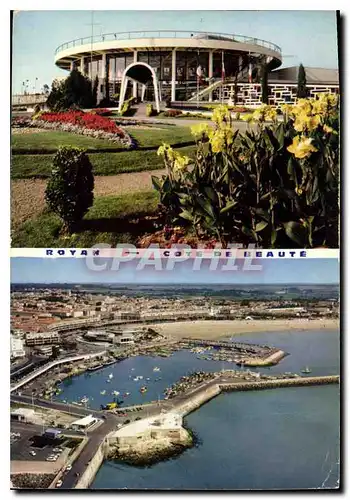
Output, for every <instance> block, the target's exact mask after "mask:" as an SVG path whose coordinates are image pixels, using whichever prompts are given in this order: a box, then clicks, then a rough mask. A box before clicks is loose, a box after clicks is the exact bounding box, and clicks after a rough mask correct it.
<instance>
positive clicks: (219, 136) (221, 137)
mask: <svg viewBox="0 0 350 500" xmlns="http://www.w3.org/2000/svg"><path fill="white" fill-rule="evenodd" d="M209 142H210V145H211V148H212V151H213V153H221V152H222V151H224V149H225V146H226V143H225V134H224V132H223V131H222V130H215V131H213V133H211V134H210V140H209Z"/></svg>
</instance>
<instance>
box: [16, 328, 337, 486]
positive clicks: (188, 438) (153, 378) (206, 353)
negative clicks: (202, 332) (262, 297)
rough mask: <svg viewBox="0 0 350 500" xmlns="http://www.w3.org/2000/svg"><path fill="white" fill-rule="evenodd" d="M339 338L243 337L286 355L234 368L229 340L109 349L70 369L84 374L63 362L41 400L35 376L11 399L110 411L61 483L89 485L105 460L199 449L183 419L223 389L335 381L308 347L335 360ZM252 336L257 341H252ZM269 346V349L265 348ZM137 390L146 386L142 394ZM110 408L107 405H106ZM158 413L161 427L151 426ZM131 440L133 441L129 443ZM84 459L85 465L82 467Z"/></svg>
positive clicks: (132, 460) (145, 460)
mask: <svg viewBox="0 0 350 500" xmlns="http://www.w3.org/2000/svg"><path fill="white" fill-rule="evenodd" d="M337 338H338V335H337V334H336V332H334V333H330V332H322V331H321V332H318V333H317V334H316V333H315V332H309V333H308V332H304V333H303V336H299V337H298V334H296V335H294V334H293V335H291V334H288V333H286V332H282V333H281V334H279V335H277V334H276V333H272V334H269V333H266V334H265V335H264V336H263V337H261V336H259V337H256V338H254V336H249V337H246V338H243V337H242V338H240V343H239V344H241V345H240V346H239V347H240V348H241V349H249V350H250V351H251V354H252V352H253V351H254V350H255V352H256V346H257V345H258V346H261V347H262V349H265V350H266V351H265V352H266V354H269V355H271V350H272V349H274V352H278V351H283V352H284V353H290V354H289V355H287V356H284V357H283V358H282V359H281V360H280V362H278V363H276V364H273V365H265V366H262V367H257V366H255V367H247V366H242V365H238V364H237V362H236V360H234V357H235V356H236V354H237V355H238V352H237V353H235V354H233V351H232V350H230V349H229V348H228V346H227V345H226V343H227V341H225V342H224V345H220V346H217V345H196V344H195V343H192V344H191V343H188V341H187V340H185V339H184V340H183V341H182V342H181V343H171V344H170V346H171V350H172V352H171V355H170V356H167V357H164V356H154V355H153V352H152V350H149V349H148V348H147V350H146V353H147V354H141V355H140V354H139V352H140V348H139V347H138V349H137V351H136V353H138V354H136V355H130V356H128V355H126V354H125V353H124V356H121V358H122V359H120V360H118V362H117V361H114V362H113V363H111V361H112V359H111V358H110V357H108V354H107V353H106V354H103V355H100V356H102V358H101V359H100V360H99V359H98V356H96V357H95V358H93V359H90V360H87V362H86V363H85V362H84V364H80V362H78V363H77V364H76V365H77V366H75V368H78V369H79V370H81V372H80V373H78V374H77V375H73V376H72V375H71V373H72V366H71V365H69V366H67V367H66V368H67V371H68V368H69V372H68V373H69V374H70V376H69V377H67V378H65V379H63V380H61V381H60V382H59V383H58V384H57V385H55V390H56V391H58V393H57V394H55V395H53V396H52V397H47V396H46V398H45V397H43V396H41V395H40V394H43V393H40V392H39V391H38V390H37V392H36V394H35V399H34V401H33V399H32V396H31V394H32V388H33V387H35V385H36V384H38V386H40V384H41V382H40V378H39V379H35V380H34V381H33V386H31V387H29V388H26V386H25V387H23V388H22V389H21V394H22V396H16V394H15V393H13V399H14V400H15V399H16V398H17V400H21V401H27V404H29V405H30V404H31V402H32V403H33V402H34V405H35V406H36V405H38V406H39V407H40V406H42V405H44V404H46V405H48V408H52V407H56V408H59V409H60V410H61V411H63V412H68V413H70V412H78V413H79V412H80V414H81V415H82V416H83V415H86V416H87V415H89V414H92V415H93V416H94V417H95V418H98V419H100V420H101V422H103V415H108V417H107V418H108V425H107V424H106V423H102V424H101V425H100V426H99V427H98V429H96V430H92V431H88V434H87V435H88V438H89V445H88V446H87V447H86V449H85V451H84V454H83V455H82V457H83V458H81V459H80V458H79V459H77V460H76V464H75V465H74V464H73V469H72V471H70V472H69V473H67V474H66V476H65V479H64V481H63V486H64V487H69V488H71V487H74V488H75V487H77V488H80V487H83V488H85V487H91V485H93V484H94V478H95V475H96V474H97V475H98V474H99V472H98V471H99V470H100V468H101V467H102V469H103V468H104V465H103V464H104V463H110V461H112V462H113V461H114V460H117V461H118V463H124V464H135V465H139V466H140V465H147V464H157V463H159V461H163V460H164V459H166V458H170V457H175V456H178V457H180V456H183V454H184V452H186V450H187V449H190V448H193V446H194V449H196V443H195V442H194V441H193V435H192V432H191V427H188V424H186V422H187V420H188V417H189V416H190V415H191V414H193V412H194V411H195V410H199V408H202V406H203V405H204V406H207V404H209V402H210V401H212V400H216V399H218V400H219V399H220V398H221V397H222V395H223V394H224V393H225V394H227V396H225V397H229V394H231V393H235V394H239V393H245V392H247V393H248V392H253V393H254V392H259V391H260V390H262V389H266V390H267V392H269V391H268V390H272V389H273V390H276V391H279V390H281V389H282V388H283V390H284V388H287V387H291V388H293V387H294V388H298V387H300V389H298V390H303V391H304V390H306V387H311V386H310V384H312V386H314V385H315V386H318V385H319V384H322V385H337V384H338V383H339V377H338V375H337V373H338V368H337V363H335V364H332V363H328V364H326V365H324V364H323V363H322V358H321V359H320V353H319V351H318V350H315V349H311V345H315V342H316V343H317V345H319V346H320V345H322V346H323V348H322V352H327V353H328V355H329V353H333V354H332V356H333V358H334V359H337V353H336V350H334V346H335V345H336V344H335V343H334V340H335V339H337ZM257 339H259V342H260V341H261V344H258V343H257V342H256V340H257ZM242 344H243V345H242ZM247 344H249V345H248V347H246V346H247ZM271 345H273V346H274V347H273V348H271V347H269V346H271ZM264 346H265V347H264ZM222 349H223V351H224V356H225V357H226V356H228V355H230V359H232V360H233V361H229V360H225V361H223V360H220V359H215V358H216V355H219V356H220V351H221V350H222ZM141 352H143V351H142V349H141ZM258 352H261V351H259V350H258ZM128 353H132V354H135V351H134V350H133V349H132V348H128ZM150 353H151V354H150ZM228 353H230V354H228ZM240 354H242V351H240ZM244 354H246V353H244ZM333 358H332V359H333ZM102 364H103V365H104V366H103V367H102V368H98V369H97V370H95V371H93V372H90V371H88V370H87V368H88V367H91V366H95V367H96V366H101V365H102ZM63 366H64V365H63ZM73 367H74V366H73ZM79 367H80V368H79ZM61 368H62V367H58V368H57V369H59V370H61ZM83 368H85V370H84V369H83ZM305 371H306V373H304V372H305ZM48 375H49V376H50V383H52V382H53V377H54V376H56V375H58V374H53V373H52V371H51V370H50V371H49V372H48V374H46V375H44V377H43V378H44V379H45V380H47V378H48ZM110 375H112V377H111V376H110ZM302 387H304V389H302ZM142 388H146V389H147V390H146V391H144V392H143V391H141V389H142ZM15 392H16V391H15ZM26 394H27V396H26ZM121 401H122V402H121ZM113 403H116V404H113ZM101 405H102V406H103V407H102V408H101ZM107 405H110V406H109V408H108V407H107ZM169 414H170V416H171V415H175V416H176V422H177V424H176V425H175V427H174V426H171V425H170V422H171V418H170V420H169V419H166V416H167V415H169ZM163 418H165V420H164V422H165V423H164V425H163V424H160V425H159V424H158V423H156V424H154V422H159V421H162V419H163ZM105 422H106V421H105ZM180 424H181V425H180ZM142 425H143V426H144V428H143V430H142ZM134 426H136V427H134ZM140 429H141V431H140ZM136 431H137V432H136ZM139 431H140V432H139ZM94 436H96V438H95V437H94ZM135 436H136V438H135ZM129 438H130V442H129ZM139 438H140V439H139ZM119 439H121V440H120V441H119ZM135 439H136V443H137V446H135ZM131 442H133V443H134V444H133V445H131V444H130V443H131ZM87 455H88V456H89V457H90V458H89V460H87ZM94 457H96V458H94ZM83 461H84V462H83ZM87 462H89V466H86V465H84V464H86V463H87ZM76 471H80V476H79V478H78V477H75V476H74V474H75V472H76ZM86 484H88V485H90V486H86Z"/></svg>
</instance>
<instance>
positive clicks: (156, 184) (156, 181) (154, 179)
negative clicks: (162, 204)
mask: <svg viewBox="0 0 350 500" xmlns="http://www.w3.org/2000/svg"><path fill="white" fill-rule="evenodd" d="M152 184H153V187H154V188H155V189H156V190H157V191H160V190H161V189H162V187H161V183H160V179H159V177H156V176H155V175H152Z"/></svg>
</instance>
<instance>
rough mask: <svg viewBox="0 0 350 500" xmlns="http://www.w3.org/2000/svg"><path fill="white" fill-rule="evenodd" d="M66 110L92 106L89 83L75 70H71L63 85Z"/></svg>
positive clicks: (87, 79)
mask: <svg viewBox="0 0 350 500" xmlns="http://www.w3.org/2000/svg"><path fill="white" fill-rule="evenodd" d="M64 93H65V106H66V109H68V108H71V107H72V106H77V107H78V108H90V107H92V106H94V104H95V103H94V102H93V96H92V89H91V81H90V80H89V78H87V77H85V76H84V75H82V74H81V73H80V71H78V70H77V69H73V70H72V71H71V72H70V74H69V76H68V77H67V78H66V80H65V83H64Z"/></svg>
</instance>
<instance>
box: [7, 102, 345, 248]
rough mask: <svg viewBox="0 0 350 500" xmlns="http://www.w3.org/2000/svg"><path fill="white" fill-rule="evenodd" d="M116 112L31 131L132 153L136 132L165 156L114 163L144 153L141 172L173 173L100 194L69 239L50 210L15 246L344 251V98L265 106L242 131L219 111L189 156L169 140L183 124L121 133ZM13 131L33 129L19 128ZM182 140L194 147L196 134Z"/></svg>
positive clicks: (19, 231) (195, 130) (65, 118)
mask: <svg viewBox="0 0 350 500" xmlns="http://www.w3.org/2000/svg"><path fill="white" fill-rule="evenodd" d="M107 114H108V110H104V109H101V110H98V109H96V110H94V112H89V113H84V112H81V111H68V112H63V113H40V115H39V116H36V117H34V119H32V120H30V124H29V127H39V128H42V129H46V130H53V131H60V133H63V132H69V133H72V137H73V134H78V135H86V136H87V138H88V137H89V140H93V139H96V140H101V143H102V139H104V140H106V141H116V142H118V141H119V143H122V144H123V145H124V146H125V147H126V148H130V144H132V141H133V139H134V137H135V134H134V131H135V132H136V135H137V134H139V135H138V140H140V138H141V141H145V138H147V137H149V136H150V135H151V134H155V137H157V139H154V140H153V142H152V140H151V142H147V140H146V141H145V142H141V143H142V144H145V145H147V144H156V143H157V141H158V145H159V144H161V145H160V147H159V148H158V154H157V152H156V149H157V148H155V150H154V151H142V150H140V151H137V150H135V151H130V152H127V151H126V152H125V153H115V154H114V157H118V158H119V160H120V161H121V162H122V163H125V164H126V163H127V161H128V160H127V156H125V155H134V154H135V155H136V154H137V155H139V160H137V161H140V169H141V170H150V169H152V167H153V168H161V167H163V168H165V174H162V173H159V174H158V173H156V175H152V181H151V179H150V178H149V188H148V189H143V190H142V191H137V187H136V185H137V182H138V181H137V177H136V175H137V174H133V175H135V178H134V179H135V189H133V190H132V192H131V193H130V194H129V193H127V192H125V193H124V192H121V191H120V190H118V194H116V195H114V196H113V195H110V196H104V197H102V198H101V197H97V198H96V195H95V199H94V204H93V206H92V207H91V208H90V209H89V211H88V212H87V214H86V215H85V217H84V219H83V220H82V221H81V225H80V229H77V230H76V233H75V234H72V235H70V236H67V235H66V236H65V237H64V239H62V237H61V236H60V227H61V226H62V224H61V222H60V219H59V218H57V217H56V216H55V215H53V214H51V213H50V212H47V210H46V211H43V212H42V214H41V215H40V216H38V217H36V218H33V219H30V220H27V221H26V222H25V223H24V224H22V226H20V227H19V226H18V227H17V228H16V231H15V234H14V240H13V246H34V247H35V246H45V245H56V246H60V245H62V244H65V245H70V244H71V245H73V246H86V245H90V246H91V245H94V244H98V243H109V244H112V245H115V244H117V243H122V242H127V243H133V244H135V245H137V246H139V247H146V246H149V244H151V243H158V244H160V245H161V246H163V247H170V246H171V245H173V244H188V245H190V246H192V247H196V246H197V245H199V244H200V245H202V246H206V247H208V248H212V247H214V246H215V245H221V246H224V247H225V246H227V245H228V244H230V243H239V244H242V245H243V246H247V245H249V244H254V245H256V246H257V247H261V248H264V247H265V248H295V247H304V248H308V247H320V246H323V247H337V246H338V225H339V193H338V192H339V179H338V177H339V136H338V133H339V110H338V99H337V97H336V96H334V95H325V94H323V95H322V94H321V95H320V96H319V98H317V99H300V100H299V101H298V103H297V105H295V106H287V105H286V106H285V107H283V108H282V114H277V112H276V110H275V109H274V108H272V107H270V106H267V105H264V106H261V107H260V108H259V109H257V110H255V111H253V112H252V113H250V114H248V115H245V116H244V117H242V118H243V119H244V120H245V121H246V123H247V125H248V129H247V130H246V131H242V128H240V129H238V128H237V126H238V123H237V122H234V121H233V119H232V113H231V112H230V110H229V109H228V107H226V106H217V107H216V108H215V110H214V111H213V116H212V123H211V124H208V123H199V124H198V125H196V126H194V127H192V128H191V135H192V141H193V144H194V145H193V146H190V147H186V149H185V148H174V146H172V144H174V142H172V141H171V140H168V139H167V137H169V138H171V139H173V137H175V135H176V134H179V133H180V127H177V126H174V127H173V128H172V129H171V128H170V127H168V128H166V127H165V126H164V128H163V129H162V126H161V125H157V126H156V127H154V130H152V132H149V131H147V130H142V128H141V129H140V130H138V131H137V128H135V129H132V128H128V126H127V127H120V126H119V125H118V124H116V123H115V121H113V120H112V119H111V118H109V117H107V116H106V115H107ZM14 126H18V127H23V126H24V127H28V124H27V125H26V124H25V123H24V122H23V123H21V122H20V121H18V123H17V124H14ZM157 127H158V130H157ZM187 130H188V132H187ZM48 133H49V132H48ZM50 133H51V132H50ZM57 133H58V132H57ZM94 134H95V135H94ZM182 134H183V135H182V136H181V137H184V138H185V137H186V138H187V140H188V137H189V128H188V127H187V128H186V132H185V130H183V132H182ZM76 137H77V136H76ZM86 140H87V139H86ZM130 141H131V143H130ZM162 143H163V144H162ZM134 144H135V143H134ZM157 147H158V146H157ZM152 148H153V146H152ZM150 154H152V160H150V161H151V165H149V164H148V161H149V160H148V158H151V156H148V155H150ZM123 155H124V156H123ZM19 156H21V155H19ZM43 156H44V155H38V157H37V159H38V160H39V159H40V158H41V159H42V157H43ZM99 156H101V157H102V156H105V157H106V160H103V161H106V162H107V163H109V160H108V158H110V159H111V158H112V155H111V154H107V153H106V154H105V153H101V154H100V155H99V154H96V153H94V154H91V155H90V161H91V164H92V166H93V172H94V174H95V191H96V180H97V184H98V181H99V180H100V179H99V178H98V177H96V174H97V175H99V174H100V175H101V173H102V171H101V170H100V168H99V166H98V161H100V159H99ZM16 161H18V162H19V159H16ZM131 162H133V160H131ZM106 166H107V164H106ZM133 167H134V165H133ZM132 169H133V168H131V170H132ZM135 170H136V169H135ZM46 171H47V169H46V167H45V172H46ZM106 171H107V172H108V169H107V170H106ZM121 171H128V170H121ZM111 173H112V172H111ZM115 173H116V174H117V173H118V172H115ZM45 175H46V174H45ZM130 175H132V174H130ZM113 182H118V175H114V180H113ZM152 184H153V190H152ZM44 226H45V230H43V228H44Z"/></svg>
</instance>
